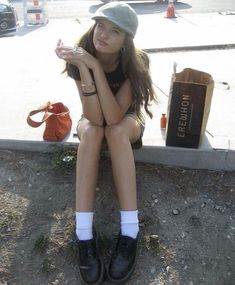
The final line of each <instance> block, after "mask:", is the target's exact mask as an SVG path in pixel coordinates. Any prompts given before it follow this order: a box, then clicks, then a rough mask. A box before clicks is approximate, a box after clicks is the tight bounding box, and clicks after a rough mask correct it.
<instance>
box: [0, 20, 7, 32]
mask: <svg viewBox="0 0 235 285" xmlns="http://www.w3.org/2000/svg"><path fill="white" fill-rule="evenodd" d="M0 28H1V30H6V29H7V28H8V24H7V22H6V21H2V22H1V23H0Z"/></svg>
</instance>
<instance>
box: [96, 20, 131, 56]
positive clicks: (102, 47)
mask: <svg viewBox="0 0 235 285" xmlns="http://www.w3.org/2000/svg"><path fill="white" fill-rule="evenodd" d="M125 35H126V34H125V32H123V31H122V30H120V29H119V28H118V27H117V26H115V25H114V24H112V23H111V22H109V21H107V20H103V19H102V20H98V21H97V24H96V27H95V30H94V36H93V43H94V46H95V48H96V50H97V51H98V52H101V53H108V54H112V53H117V52H119V50H120V49H121V48H122V47H123V43H124V40H125Z"/></svg>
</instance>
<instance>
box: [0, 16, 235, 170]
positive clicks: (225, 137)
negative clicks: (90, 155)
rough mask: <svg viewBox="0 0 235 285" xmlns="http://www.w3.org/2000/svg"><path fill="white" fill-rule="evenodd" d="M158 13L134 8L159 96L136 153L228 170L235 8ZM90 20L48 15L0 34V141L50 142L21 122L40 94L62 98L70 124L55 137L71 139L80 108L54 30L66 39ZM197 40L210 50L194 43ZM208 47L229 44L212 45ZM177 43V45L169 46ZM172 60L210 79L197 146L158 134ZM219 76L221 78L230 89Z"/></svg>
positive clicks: (234, 139) (232, 138)
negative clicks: (173, 143) (234, 11)
mask: <svg viewBox="0 0 235 285" xmlns="http://www.w3.org/2000/svg"><path fill="white" fill-rule="evenodd" d="M164 16H165V14H163V13H160V14H157V15H147V16H146V15H140V16H139V22H140V24H139V30H138V33H137V36H136V38H135V43H136V46H138V47H140V48H143V49H145V50H146V51H148V52H149V55H150V59H151V73H152V77H153V81H154V83H155V84H156V86H157V87H156V88H157V89H156V90H157V92H158V95H159V97H160V104H159V105H158V106H153V112H154V118H153V120H147V122H146V123H147V127H146V131H145V134H144V138H143V142H144V146H143V148H142V149H141V150H136V151H135V157H136V160H140V161H146V162H152V163H161V164H165V165H172V166H184V167H192V168H204V169H223V170H235V129H234V125H235V116H234V105H235V104H234V103H235V96H234V90H235V75H234V74H235V62H234V61H232V59H233V58H234V57H235V35H234V33H233V32H232V31H234V28H235V16H224V15H220V14H216V13H213V14H184V15H181V16H178V17H177V18H175V19H166V18H165V17H164ZM90 24H91V22H90V21H88V20H86V19H84V21H82V25H80V24H79V23H77V22H76V21H75V20H74V19H58V20H53V19H52V20H50V22H49V24H48V25H46V26H43V27H23V26H22V27H20V29H19V32H18V34H17V35H16V36H15V37H3V38H0V41H1V45H0V62H1V70H0V78H1V89H0V93H1V108H2V112H1V114H0V119H1V122H2V124H1V133H0V148H5V149H20V150H32V151H34V150H36V151H46V150H47V151H50V149H51V146H52V145H54V144H52V143H46V142H44V141H42V139H41V137H42V132H43V129H44V126H41V127H39V128H37V129H33V128H31V127H30V126H28V125H27V123H26V117H27V114H28V112H29V111H30V110H31V109H33V108H37V107H38V106H40V105H42V104H44V103H45V102H47V101H62V102H63V103H64V104H66V105H67V106H68V107H69V109H70V111H71V115H72V119H73V129H72V132H71V135H70V136H69V137H68V139H67V140H66V141H65V142H63V143H60V145H61V144H62V145H65V146H67V145H77V143H78V141H77V138H75V137H74V136H73V133H74V132H75V129H76V122H77V120H78V118H79V117H80V113H81V108H80V102H79V98H78V95H77V91H76V87H75V84H74V82H73V81H72V80H71V79H69V78H66V76H65V75H63V74H61V71H62V70H63V62H61V61H60V60H58V58H57V57H56V56H55V54H54V48H55V44H56V42H57V40H58V38H62V39H63V40H64V42H65V44H69V45H72V44H73V43H74V41H75V40H76V39H77V38H78V37H79V34H80V33H82V32H83V29H84V28H86V27H88V26H89V25H90ZM68 31H69V33H68ZM202 46H203V48H204V49H205V48H206V49H208V50H210V51H208V50H206V51H205V50H204V51H200V50H202ZM215 47H217V48H225V47H229V48H234V49H226V50H221V49H219V50H213V51H212V50H211V49H214V48H215ZM176 50H178V51H181V52H177V53H172V51H176ZM186 50H194V52H190V53H189V52H185V51H186ZM160 51H161V53H159V52H160ZM169 51H171V52H169ZM167 52H168V53H167ZM174 61H176V62H177V63H178V68H177V71H180V70H181V69H182V68H184V67H191V68H195V69H199V70H202V71H205V72H208V73H210V74H211V75H212V76H213V78H214V80H215V89H214V94H213V99H212V105H211V112H210V116H209V121H208V126H207V130H208V132H207V133H206V135H205V138H204V140H203V142H202V145H201V146H200V148H199V149H185V148H174V147H166V146H165V140H164V135H165V134H164V133H162V132H161V130H160V127H159V120H160V116H161V113H165V112H166V106H167V99H168V98H167V95H168V92H169V87H170V78H171V73H172V66H173V62H174ZM3 67H4V68H3ZM223 82H228V84H229V87H230V89H226V88H227V85H225V84H223Z"/></svg>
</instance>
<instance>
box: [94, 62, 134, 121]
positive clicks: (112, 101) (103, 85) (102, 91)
mask: <svg viewBox="0 0 235 285" xmlns="http://www.w3.org/2000/svg"><path fill="white" fill-rule="evenodd" d="M93 74H94V78H95V82H96V88H97V91H98V96H99V101H100V106H101V109H102V112H103V115H104V118H105V121H106V123H107V125H113V124H117V123H119V122H120V121H121V120H122V119H123V116H124V115H125V113H126V111H127V110H128V108H129V107H130V105H131V102H132V93H131V87H130V81H129V80H128V79H127V80H125V81H124V83H123V84H122V86H121V87H120V89H119V90H118V92H117V94H116V96H114V95H113V93H112V91H111V89H110V87H109V85H108V82H107V80H106V77H105V73H104V71H103V68H102V66H101V65H100V64H99V63H98V64H97V65H96V66H95V68H94V69H93Z"/></svg>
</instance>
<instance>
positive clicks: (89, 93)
mask: <svg viewBox="0 0 235 285" xmlns="http://www.w3.org/2000/svg"><path fill="white" fill-rule="evenodd" d="M95 94H97V91H96V90H95V91H92V92H82V95H83V96H92V95H95Z"/></svg>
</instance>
